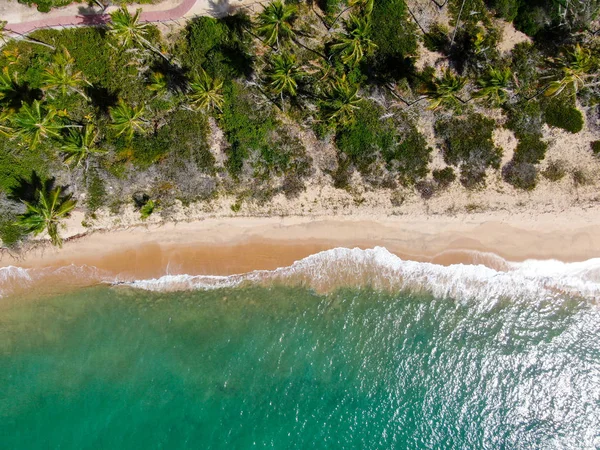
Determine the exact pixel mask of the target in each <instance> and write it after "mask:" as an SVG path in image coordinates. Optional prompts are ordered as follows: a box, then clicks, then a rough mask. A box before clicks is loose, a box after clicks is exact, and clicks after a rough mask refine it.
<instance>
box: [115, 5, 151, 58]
mask: <svg viewBox="0 0 600 450" xmlns="http://www.w3.org/2000/svg"><path fill="white" fill-rule="evenodd" d="M141 14H142V10H141V8H138V9H136V11H135V14H134V15H131V13H130V12H129V11H128V10H127V8H126V7H125V6H121V7H120V8H119V9H117V10H116V11H114V12H112V13H111V14H110V19H111V20H110V22H109V24H108V32H109V33H110V34H112V35H113V36H114V37H115V39H116V40H117V42H118V43H119V45H120V46H121V47H123V48H129V47H137V46H144V45H147V44H149V42H148V37H149V32H150V30H149V24H147V23H143V22H140V16H141Z"/></svg>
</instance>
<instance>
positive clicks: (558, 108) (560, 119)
mask: <svg viewBox="0 0 600 450" xmlns="http://www.w3.org/2000/svg"><path fill="white" fill-rule="evenodd" d="M570 103H571V102H569V101H568V99H558V98H557V99H553V100H552V101H550V102H549V104H548V105H547V106H546V108H545V109H544V119H545V121H546V123H547V124H548V125H550V126H551V127H557V128H562V129H563V130H566V131H568V132H570V133H579V132H580V131H581V130H582V128H583V115H582V114H581V111H579V110H578V109H577V108H576V107H574V106H572V105H571V104H570Z"/></svg>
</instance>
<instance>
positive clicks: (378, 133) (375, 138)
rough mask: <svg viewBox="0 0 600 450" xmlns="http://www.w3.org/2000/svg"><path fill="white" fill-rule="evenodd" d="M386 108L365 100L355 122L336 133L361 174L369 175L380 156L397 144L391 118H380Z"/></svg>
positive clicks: (340, 147)
mask: <svg viewBox="0 0 600 450" xmlns="http://www.w3.org/2000/svg"><path fill="white" fill-rule="evenodd" d="M383 115H384V110H383V108H382V107H381V106H379V105H378V104H376V103H374V102H364V103H363V105H362V106H361V108H360V109H359V110H358V111H357V112H356V118H355V121H354V123H353V124H352V125H351V126H349V127H345V128H342V129H341V130H340V131H338V133H337V135H336V139H335V142H336V145H337V147H338V148H339V149H340V150H341V151H342V152H343V153H345V154H346V156H347V157H348V160H349V161H350V162H351V163H352V164H353V165H354V167H356V169H358V171H359V172H361V173H362V174H368V173H369V171H370V166H371V164H373V162H375V160H376V159H377V156H378V155H379V154H381V153H383V152H389V151H390V149H391V148H392V147H393V146H394V140H395V136H396V130H395V129H394V125H393V123H392V121H391V119H387V120H381V117H382V116H383Z"/></svg>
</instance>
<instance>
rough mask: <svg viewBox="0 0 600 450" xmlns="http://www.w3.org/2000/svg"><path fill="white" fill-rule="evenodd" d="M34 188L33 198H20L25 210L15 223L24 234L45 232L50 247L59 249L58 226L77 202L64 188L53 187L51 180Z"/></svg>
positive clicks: (60, 241) (52, 180)
mask: <svg viewBox="0 0 600 450" xmlns="http://www.w3.org/2000/svg"><path fill="white" fill-rule="evenodd" d="M32 184H34V180H32ZM34 187H35V190H34V193H33V198H28V199H25V198H20V200H21V201H22V202H23V203H24V204H25V207H26V208H27V210H26V211H25V213H23V214H21V215H19V216H18V218H17V222H16V223H17V225H18V226H19V227H22V228H23V230H24V232H25V233H26V234H31V233H33V234H34V235H38V234H40V233H41V232H43V231H46V232H47V233H48V235H49V236H50V241H51V242H52V245H55V246H57V247H61V246H62V238H61V237H60V234H59V232H58V226H59V224H60V222H61V221H62V220H63V219H65V218H67V217H69V215H70V213H71V211H72V210H73V209H74V208H75V206H76V204H77V202H76V201H75V200H73V198H72V197H73V194H68V193H67V192H66V187H65V186H55V185H54V179H53V178H51V179H47V180H43V181H41V186H39V187H38V186H34Z"/></svg>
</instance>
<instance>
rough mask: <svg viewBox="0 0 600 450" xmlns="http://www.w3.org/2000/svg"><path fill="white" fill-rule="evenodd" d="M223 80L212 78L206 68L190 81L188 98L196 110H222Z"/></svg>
mask: <svg viewBox="0 0 600 450" xmlns="http://www.w3.org/2000/svg"><path fill="white" fill-rule="evenodd" d="M222 91H223V82H222V81H221V80H217V79H214V78H211V77H210V76H209V75H208V74H207V73H206V72H205V71H204V70H202V73H201V74H200V76H199V77H196V79H194V80H193V81H192V82H191V83H190V92H189V93H188V99H189V102H190V105H191V106H192V108H193V109H194V110H196V111H204V112H210V111H215V110H216V111H221V109H222V108H223V92H222Z"/></svg>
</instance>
